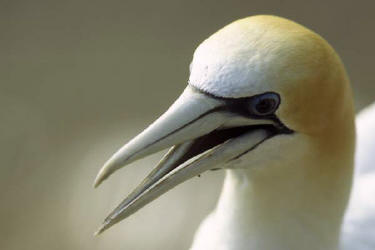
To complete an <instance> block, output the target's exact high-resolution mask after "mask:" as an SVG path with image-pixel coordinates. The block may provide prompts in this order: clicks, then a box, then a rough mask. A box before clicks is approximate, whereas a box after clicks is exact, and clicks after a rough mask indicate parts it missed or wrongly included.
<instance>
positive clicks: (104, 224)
mask: <svg viewBox="0 0 375 250" xmlns="http://www.w3.org/2000/svg"><path fill="white" fill-rule="evenodd" d="M110 227H111V223H110V222H108V221H105V222H104V223H103V224H102V225H101V226H100V227H99V229H98V230H97V231H96V232H95V233H94V236H99V235H100V234H102V233H103V232H104V231H105V230H107V229H108V228H110Z"/></svg>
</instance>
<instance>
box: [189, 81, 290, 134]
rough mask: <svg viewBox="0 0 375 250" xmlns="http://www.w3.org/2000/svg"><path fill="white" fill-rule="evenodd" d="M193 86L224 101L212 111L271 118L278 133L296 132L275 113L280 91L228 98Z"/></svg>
mask: <svg viewBox="0 0 375 250" xmlns="http://www.w3.org/2000/svg"><path fill="white" fill-rule="evenodd" d="M189 86H191V85H189ZM191 87H192V88H193V89H194V90H195V91H197V92H199V93H202V94H204V95H207V96H209V97H211V98H213V99H217V100H221V101H224V104H223V106H220V107H217V108H215V110H211V111H209V112H210V113H211V112H214V111H224V112H225V111H226V112H230V113H233V114H238V115H241V116H243V117H248V118H251V119H262V120H271V121H273V122H274V124H275V125H274V126H275V128H276V130H277V133H278V134H292V133H294V131H293V130H291V129H289V128H288V127H286V126H285V125H284V124H283V123H282V122H281V121H280V119H279V118H278V117H277V116H276V115H275V112H276V110H277V109H278V107H279V106H280V103H281V98H280V95H279V94H278V93H275V92H265V93H262V94H259V95H254V96H251V97H240V98H228V97H219V96H215V95H213V94H211V93H207V92H204V91H202V90H200V89H197V88H196V87H194V86H191Z"/></svg>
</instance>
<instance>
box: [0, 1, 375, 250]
mask: <svg viewBox="0 0 375 250" xmlns="http://www.w3.org/2000/svg"><path fill="white" fill-rule="evenodd" d="M373 3H374V2H373V1H370V0H368V1H349V0H333V1H299V0H271V1H265V0H247V1H239V0H231V1H217V0H207V1H197V0H160V1H126V0H125V1H93V0H90V1H88V0H74V1H73V0H67V1H47V0H44V1H43V0H35V1H17V0H11V1H10V0H1V1H0V30H1V38H0V45H1V46H0V55H1V56H0V66H1V67H0V152H1V153H0V154H1V166H0V199H1V205H0V249H4V250H20V249H27V250H34V249H38V250H40V249H49V250H58V249H82V250H84V249H92V250H95V249H108V250H110V249H129V250H133V249H134V250H138V249H165V250H168V249H187V248H188V247H189V245H190V242H191V240H192V237H193V234H194V231H195V229H196V228H197V227H198V225H199V222H200V221H201V220H202V219H203V218H204V217H205V216H206V215H207V214H208V213H209V211H210V210H211V209H212V208H213V207H214V205H215V202H216V199H217V196H218V194H219V192H220V189H221V182H222V177H223V172H221V171H215V172H209V173H206V174H204V175H202V177H201V178H194V179H192V180H190V181H188V182H186V183H184V184H182V185H180V186H179V187H177V188H175V189H174V190H172V191H170V192H169V193H167V194H166V195H164V196H162V197H161V198H160V199H158V200H156V201H154V202H153V203H151V204H150V205H148V206H147V207H146V208H144V209H142V210H141V211H139V212H138V213H136V214H135V215H133V216H132V217H130V218H129V219H127V220H125V221H123V222H122V223H120V224H118V225H116V226H115V227H114V228H111V229H110V230H109V231H108V232H106V233H104V234H103V235H101V236H100V237H93V236H92V234H93V232H94V231H95V230H96V229H97V227H98V226H99V225H100V223H101V222H102V220H103V219H104V218H105V216H106V215H107V214H108V213H109V212H110V211H111V209H113V208H114V207H115V206H116V205H117V204H118V203H119V202H120V201H121V200H122V199H123V198H124V197H125V196H126V194H128V193H129V192H130V191H131V189H133V188H134V187H135V186H136V185H137V184H138V183H139V182H140V181H141V180H142V179H143V177H145V175H146V174H147V173H148V172H149V171H150V170H151V168H152V167H153V166H154V165H155V164H156V163H157V162H158V160H159V159H160V157H161V154H157V155H154V156H151V157H148V158H146V159H144V160H141V161H139V162H136V163H134V164H132V165H131V166H129V167H128V168H126V169H124V170H121V171H119V172H117V173H116V175H114V176H113V177H111V178H110V180H109V181H107V182H105V183H104V184H103V185H102V186H101V187H100V188H99V189H97V190H94V189H93V188H92V182H93V180H94V178H95V176H96V173H97V172H98V170H99V169H100V167H101V165H102V164H103V162H104V161H105V160H107V159H108V158H109V157H110V156H111V154H112V153H114V152H115V150H116V149H118V148H119V147H120V146H121V145H122V144H124V143H125V142H126V141H128V140H129V139H130V138H131V137H132V136H134V135H136V134H137V133H139V132H140V131H141V130H142V129H143V128H145V127H146V126H147V125H148V124H149V123H151V122H152V121H153V120H154V119H155V118H157V117H158V116H159V115H160V114H161V113H163V111H164V110H166V109H167V107H168V106H169V105H170V104H171V103H172V102H173V101H174V99H175V98H176V97H177V96H178V95H179V94H180V93H181V92H182V90H183V89H184V87H185V85H186V83H187V79H188V68H189V63H190V60H191V59H192V54H193V51H194V49H195V48H196V46H197V45H198V44H199V43H200V42H201V41H202V40H203V39H205V38H207V37H208V36H209V35H210V34H212V33H213V32H215V31H216V30H218V29H219V28H221V27H222V26H224V25H226V24H228V23H229V22H232V21H234V20H236V19H238V18H242V17H246V16H249V15H254V14H275V15H280V16H283V17H287V18H290V19H293V20H295V21H297V22H299V23H302V24H303V25H305V26H307V27H309V28H311V29H313V30H315V31H316V32H318V33H319V34H321V35H322V36H323V37H325V38H326V39H327V40H328V41H329V42H330V43H331V44H332V45H333V47H334V48H336V50H337V51H338V53H339V54H340V55H341V57H342V59H343V61H344V63H345V65H346V67H347V70H348V72H349V75H350V78H351V80H352V84H353V88H354V94H355V98H356V108H357V110H360V109H361V108H363V107H364V106H366V105H368V104H369V103H371V102H372V101H374V100H375V86H374V82H373V79H374V77H373V75H374V69H373V67H374V65H373V60H374V55H375V47H374V44H375V32H374V25H375V15H374V7H375V6H374V4H373ZM140 98H142V99H143V100H147V101H146V102H139V100H140Z"/></svg>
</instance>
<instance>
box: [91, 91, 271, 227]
mask: <svg viewBox="0 0 375 250" xmlns="http://www.w3.org/2000/svg"><path fill="white" fill-rule="evenodd" d="M270 124H273V122H272V121H270V120H261V119H251V118H249V117H243V116H241V115H239V114H236V113H234V112H232V111H231V110H230V109H229V108H228V105H227V102H226V100H225V99H224V98H215V97H213V96H210V95H207V94H204V93H202V92H199V91H197V90H196V89H194V88H193V87H191V86H188V87H187V88H186V89H185V91H184V92H183V93H182V95H181V96H180V97H179V98H178V99H177V100H176V102H175V103H174V104H173V105H172V106H171V107H170V108H169V109H168V110H167V111H166V112H165V113H164V114H163V115H162V116H161V117H160V118H159V119H157V120H156V121H155V122H154V123H153V124H151V125H150V126H149V127H148V128H147V129H145V130H144V131H143V132H142V133H140V134H139V135H138V136H136V137H135V138H134V139H132V140H131V141H130V142H129V143H127V144H126V145H124V146H123V147H122V148H121V149H120V150H118V152H117V153H115V154H114V155H113V156H112V157H111V158H110V159H109V160H108V161H107V162H106V163H105V165H104V166H103V168H102V169H101V170H100V172H99V174H98V176H97V177H96V180H95V183H94V186H95V187H97V186H98V185H99V184H100V183H102V182H103V181H104V180H105V179H106V178H107V177H109V175H111V174H112V173H113V172H114V171H116V170H117V169H119V168H121V167H123V166H125V165H127V164H129V163H131V162H133V161H135V160H137V159H140V158H142V157H145V156H147V155H150V154H152V153H155V152H158V151H160V150H163V149H165V148H168V147H172V148H171V149H170V150H169V151H168V153H167V154H166V155H165V156H164V157H163V159H162V160H161V161H160V162H159V164H158V165H157V166H156V168H155V169H154V170H153V171H152V172H151V173H150V174H149V175H148V176H147V177H146V178H145V179H144V180H143V182H142V183H141V184H140V185H139V186H138V187H137V188H136V189H135V190H134V191H133V192H132V193H131V194H130V195H129V196H128V197H127V198H126V199H125V200H124V201H123V202H122V203H121V204H120V205H119V206H118V207H117V208H116V209H115V210H114V211H113V212H112V213H111V214H110V215H109V216H108V217H107V218H106V219H105V221H104V223H103V225H102V226H101V228H100V229H99V230H98V231H97V233H96V234H100V233H101V232H103V231H104V230H106V229H107V228H109V227H110V226H112V225H114V224H115V223H117V222H119V221H121V220H123V219H124V218H126V217H128V216H129V215H131V214H133V213H134V212H136V211H137V210H138V209H140V208H142V207H143V206H145V205H146V204H148V203H149V202H151V201H152V200H154V199H156V198H157V197H159V196H160V195H162V194H163V193H165V192H167V191H168V190H170V189H172V188H173V187H175V186H176V185H178V184H180V183H182V182H184V181H185V180H188V179H190V178H192V177H194V176H197V175H199V174H201V173H202V172H205V171H207V170H210V169H213V168H217V167H225V165H226V164H227V163H228V162H231V161H232V160H235V159H238V158H240V157H241V156H242V155H244V154H245V153H248V152H249V151H251V150H252V149H253V148H255V147H256V146H257V145H259V144H260V143H262V142H263V141H265V140H266V139H268V138H270V137H271V136H273V135H275V130H274V129H270V128H271V127H272V128H274V127H273V126H272V125H270Z"/></svg>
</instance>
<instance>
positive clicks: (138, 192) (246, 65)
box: [95, 16, 354, 233]
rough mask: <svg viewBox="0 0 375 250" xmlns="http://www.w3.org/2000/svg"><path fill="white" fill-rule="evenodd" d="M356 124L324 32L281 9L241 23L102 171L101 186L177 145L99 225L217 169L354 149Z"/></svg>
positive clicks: (219, 37)
mask: <svg viewBox="0 0 375 250" xmlns="http://www.w3.org/2000/svg"><path fill="white" fill-rule="evenodd" d="M353 128H354V125H353V104H352V98H351V91H350V86H349V81H348V79H347V76H346V73H345V69H344V67H343V65H342V63H341V61H340V59H339V57H338V56H337V55H336V53H335V52H334V50H333V49H332V48H331V46H330V45H329V44H328V43H327V42H326V41H325V40H324V39H323V38H321V37H320V36H319V35H317V34H315V33H314V32H312V31H310V30H309V29H306V28H305V27H303V26H301V25H299V24H296V23H294V22H292V21H289V20H286V19H283V18H279V17H274V16H254V17H248V18H244V19H241V20H238V21H235V22H233V23H231V24H229V25H227V26H226V27H224V28H223V29H221V30H219V31H218V32H217V33H215V34H213V35H212V36H210V37H209V38H208V39H206V40H205V41H204V42H203V43H202V44H200V45H199V47H198V48H197V49H196V51H195V53H194V57H193V61H192V63H191V65H190V77H189V84H188V86H187V87H186V89H185V90H184V92H183V93H182V95H181V96H180V97H179V98H178V99H177V100H176V101H175V103H174V104H173V105H172V106H171V107H170V108H169V109H168V110H167V111H166V112H165V113H164V114H163V115H162V116H161V117H160V118H158V119H157V120H156V121H155V122H154V123H152V124H151V125H150V126H149V127H148V128H146V129H145V130H144V131H143V132H142V133H140V134H139V135H138V136H136V137H135V138H134V139H132V140H131V141H130V142H128V143H127V144H125V145H124V146H123V147H122V148H121V149H119V150H118V152H116V153H115V154H114V155H113V156H112V157H111V158H110V159H109V160H108V161H107V162H106V163H105V165H104V166H103V168H102V169H101V170H100V172H99V174H98V176H97V178H96V180H95V186H98V185H99V184H100V183H101V182H102V181H103V180H105V179H106V178H107V177H108V176H109V175H110V174H112V173H113V172H114V171H115V170H117V169H119V168H121V167H123V166H125V165H127V164H129V163H131V162H133V161H135V160H137V159H140V158H142V157H145V156H147V155H150V154H152V153H155V152H157V151H160V150H163V149H165V148H168V147H171V149H170V150H169V151H168V153H167V154H166V155H165V156H164V157H163V159H162V160H161V161H160V163H159V164H158V165H157V166H156V168H155V169H154V170H153V171H152V172H151V173H150V174H149V175H148V176H147V177H146V178H145V180H144V181H143V182H142V183H141V184H140V185H139V186H138V187H137V188H136V189H135V190H134V191H133V192H132V193H131V194H130V195H129V196H128V197H127V198H126V199H125V200H124V201H123V202H122V203H121V204H120V205H119V206H118V207H117V208H116V209H115V210H114V211H113V212H112V213H111V214H110V215H109V216H108V217H107V218H106V220H105V222H104V224H103V226H102V227H101V228H100V230H99V231H98V232H99V233H100V232H102V231H104V230H105V229H107V228H109V227H110V226H111V225H113V224H115V223H117V222H119V221H120V220H122V219H124V218H126V217H128V216H129V215H131V214H132V213H134V212H135V211H137V210H138V209H140V208H141V207H143V206H144V205H146V204H147V203H149V202H150V201H152V200H154V199H155V198H157V197H159V196H160V195H162V194H163V193H165V192H166V191H168V190H170V189H171V188H173V187H175V186H176V185H178V184H180V183H182V182H183V181H185V180H188V179H190V178H192V177H194V176H196V175H199V174H201V173H202V172H205V171H207V170H211V169H217V168H222V169H225V168H231V169H244V170H247V171H250V174H251V171H253V169H260V170H261V171H262V172H264V173H265V174H267V172H272V169H275V168H281V167H280V165H288V164H292V163H293V162H296V161H297V162H303V159H306V156H310V157H328V156H327V155H328V154H327V153H324V152H327V149H329V150H328V151H330V153H329V154H330V155H339V154H342V152H343V151H345V152H348V154H349V155H350V154H351V155H352V151H353V146H352V144H353V143H352V141H353V137H354V136H353ZM346 145H348V146H346ZM336 152H338V153H336ZM346 160H349V161H350V160H351V158H350V157H349V158H346ZM332 171H336V170H332Z"/></svg>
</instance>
